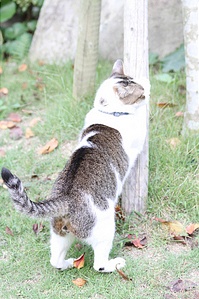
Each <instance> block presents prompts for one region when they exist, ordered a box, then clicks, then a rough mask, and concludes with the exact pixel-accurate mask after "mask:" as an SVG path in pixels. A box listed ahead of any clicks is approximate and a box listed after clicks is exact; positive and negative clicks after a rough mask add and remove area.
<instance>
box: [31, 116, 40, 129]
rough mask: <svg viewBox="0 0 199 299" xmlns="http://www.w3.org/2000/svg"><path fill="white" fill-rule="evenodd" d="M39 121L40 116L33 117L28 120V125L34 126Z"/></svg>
mask: <svg viewBox="0 0 199 299" xmlns="http://www.w3.org/2000/svg"><path fill="white" fill-rule="evenodd" d="M39 121H41V118H40V117H36V118H33V119H32V120H31V121H30V123H29V126H30V127H34V126H36V124H37V123H38V122H39Z"/></svg>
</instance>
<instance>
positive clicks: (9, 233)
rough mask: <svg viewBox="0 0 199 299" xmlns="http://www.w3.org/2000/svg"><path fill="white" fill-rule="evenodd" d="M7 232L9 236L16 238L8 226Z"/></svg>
mask: <svg viewBox="0 0 199 299" xmlns="http://www.w3.org/2000/svg"><path fill="white" fill-rule="evenodd" d="M5 231H6V234H7V235H10V236H14V234H13V232H12V230H11V229H10V228H9V227H8V226H6V230H5Z"/></svg>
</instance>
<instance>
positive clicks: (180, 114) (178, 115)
mask: <svg viewBox="0 0 199 299" xmlns="http://www.w3.org/2000/svg"><path fill="white" fill-rule="evenodd" d="M175 116H176V117H181V116H184V112H182V111H178V112H176V114H175Z"/></svg>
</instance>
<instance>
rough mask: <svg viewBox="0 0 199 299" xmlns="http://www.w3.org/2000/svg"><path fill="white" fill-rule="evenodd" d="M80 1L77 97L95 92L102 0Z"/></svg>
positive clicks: (76, 72)
mask: <svg viewBox="0 0 199 299" xmlns="http://www.w3.org/2000/svg"><path fill="white" fill-rule="evenodd" d="M80 2H81V5H80V13H79V32H78V41H77V50H76V56H75V66H74V77H73V96H74V97H75V98H77V99H79V98H80V97H82V96H86V95H87V94H91V93H92V92H94V87H95V75H96V66H97V61H98V45H99V26H100V15H101V0H81V1H80Z"/></svg>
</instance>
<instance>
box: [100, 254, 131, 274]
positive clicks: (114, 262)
mask: <svg viewBox="0 0 199 299" xmlns="http://www.w3.org/2000/svg"><path fill="white" fill-rule="evenodd" d="M125 264H126V262H125V259H123V258H121V257H116V258H115V259H111V260H109V261H107V262H106V263H104V264H101V265H100V264H97V265H96V264H95V265H94V269H95V270H96V271H98V272H104V273H108V272H113V271H115V270H117V269H120V268H123V267H124V266H125Z"/></svg>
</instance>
